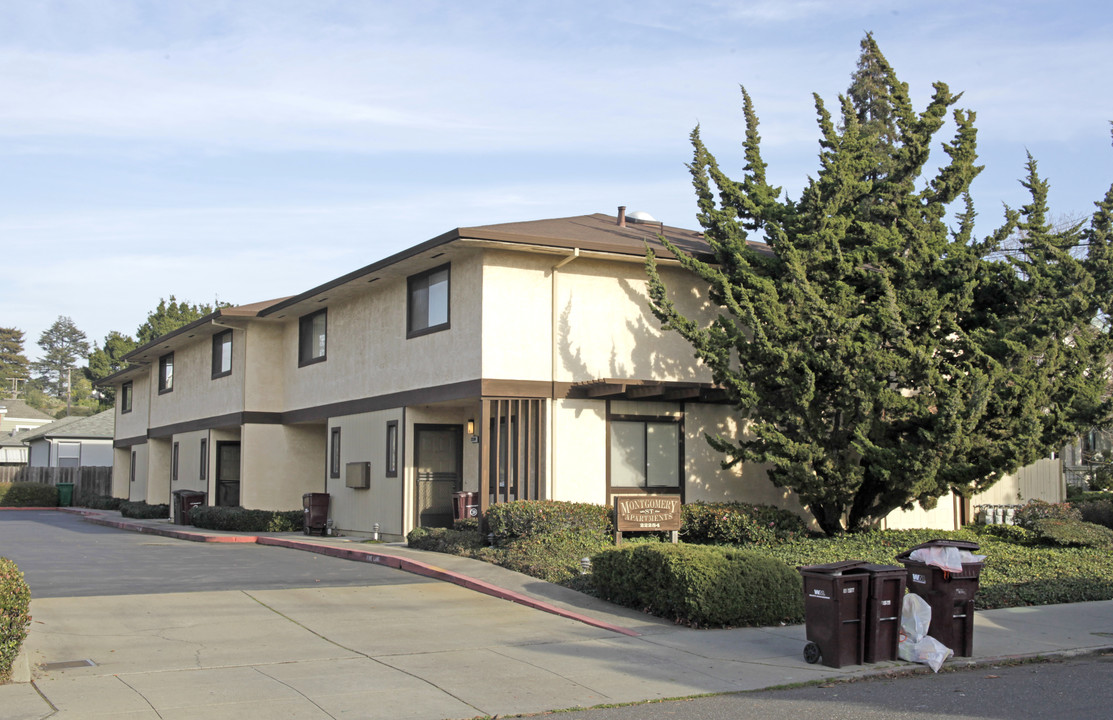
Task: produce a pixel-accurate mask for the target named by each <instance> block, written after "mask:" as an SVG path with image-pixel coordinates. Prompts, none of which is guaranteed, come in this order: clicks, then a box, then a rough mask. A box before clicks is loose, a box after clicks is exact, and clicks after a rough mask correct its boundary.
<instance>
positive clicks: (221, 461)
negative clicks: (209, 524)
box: [214, 442, 240, 507]
mask: <svg viewBox="0 0 1113 720" xmlns="http://www.w3.org/2000/svg"><path fill="white" fill-rule="evenodd" d="M214 504H215V505H224V506H227V507H236V506H237V505H239V504H240V444H239V443H238V442H218V443H217V444H216V502H215V503H214Z"/></svg>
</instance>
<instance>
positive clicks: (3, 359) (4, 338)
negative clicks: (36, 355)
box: [0, 328, 31, 397]
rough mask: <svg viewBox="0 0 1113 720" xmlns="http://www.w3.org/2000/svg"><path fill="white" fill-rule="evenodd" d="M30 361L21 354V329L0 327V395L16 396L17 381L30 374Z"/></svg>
mask: <svg viewBox="0 0 1113 720" xmlns="http://www.w3.org/2000/svg"><path fill="white" fill-rule="evenodd" d="M30 365H31V361H30V360H28V359H27V356H26V355H24V354H23V331H22V330H17V329H16V328H0V397H5V396H6V395H8V394H9V393H10V394H11V396H12V397H16V394H17V387H16V385H17V384H18V382H19V381H23V380H27V379H28V377H29V375H30Z"/></svg>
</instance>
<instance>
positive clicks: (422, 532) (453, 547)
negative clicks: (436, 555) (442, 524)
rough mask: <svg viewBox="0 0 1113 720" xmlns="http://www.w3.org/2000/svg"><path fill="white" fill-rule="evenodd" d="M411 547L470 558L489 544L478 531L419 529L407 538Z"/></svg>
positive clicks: (412, 531) (411, 531)
mask: <svg viewBox="0 0 1113 720" xmlns="http://www.w3.org/2000/svg"><path fill="white" fill-rule="evenodd" d="M406 542H407V543H408V544H409V546H410V547H412V548H416V549H418V550H430V551H432V552H441V553H448V554H450V555H463V556H465V557H470V556H471V555H472V554H473V553H474V551H475V550H478V549H479V548H481V547H483V546H485V545H486V544H487V540H486V538H484V537H483V534H482V533H481V532H479V531H478V530H456V529H452V528H426V527H417V528H414V529H413V530H410V534H409V535H407V536H406Z"/></svg>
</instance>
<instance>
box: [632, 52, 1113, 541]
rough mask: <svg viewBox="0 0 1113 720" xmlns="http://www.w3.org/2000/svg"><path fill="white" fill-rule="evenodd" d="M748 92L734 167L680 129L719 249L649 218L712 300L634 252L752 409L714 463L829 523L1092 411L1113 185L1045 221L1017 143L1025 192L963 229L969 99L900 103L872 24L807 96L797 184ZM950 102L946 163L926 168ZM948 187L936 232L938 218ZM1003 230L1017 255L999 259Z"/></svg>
mask: <svg viewBox="0 0 1113 720" xmlns="http://www.w3.org/2000/svg"><path fill="white" fill-rule="evenodd" d="M742 96H743V111H744V114H745V119H746V137H745V142H744V143H743V147H744V149H745V158H746V165H745V168H744V174H743V177H742V179H741V180H740V181H734V180H732V179H730V178H729V177H727V176H726V174H725V173H724V172H723V171H722V170H721V169H720V168H719V166H718V163H717V161H716V160H715V158H714V157H713V156H712V155H711V153H710V152H709V151H708V150H707V148H706V147H705V146H704V145H703V143H702V141H701V139H700V135H699V128H697V129H696V130H695V131H694V132H693V133H692V143H693V146H694V149H695V152H694V159H693V162H692V164H691V165H690V166H689V167H690V170H691V173H692V177H693V183H694V186H695V188H696V194H697V199H698V206H699V213H698V218H699V221H700V224H701V225H702V226H703V227H704V229H705V237H706V239H707V241H708V243H709V244H710V246H711V250H712V253H713V255H714V262H703V261H701V260H700V259H698V258H695V257H693V256H691V255H687V254H685V253H683V252H682V251H680V250H679V249H678V248H675V247H674V246H672V245H671V244H670V243H668V242H667V241H666V240H664V239H663V238H662V241H663V242H664V243H665V245H666V246H667V247H668V249H669V250H670V251H671V252H673V253H674V254H675V255H676V256H677V258H678V259H679V260H680V262H681V264H682V265H683V266H684V267H685V268H687V269H688V270H689V271H691V272H692V273H694V274H695V275H696V276H697V277H699V278H701V279H702V280H704V281H705V282H707V284H708V287H709V290H708V297H709V299H710V301H711V303H712V304H713V305H714V306H716V307H718V308H720V312H719V315H718V317H717V318H716V319H715V320H714V321H713V322H712V323H711V324H710V325H709V326H704V325H700V324H698V323H697V322H695V321H693V320H691V319H689V318H686V317H684V316H682V315H680V314H679V313H678V312H677V310H676V308H675V306H674V305H673V303H672V302H671V300H670V299H669V296H668V292H667V289H666V287H665V285H664V283H663V281H662V280H661V277H660V275H659V274H658V273H657V270H656V264H655V262H654V257H653V254H652V253H649V256H648V258H647V270H648V273H649V277H650V293H651V303H652V309H653V312H654V313H655V314H656V316H657V317H658V318H659V319H660V320H661V321H662V323H663V325H664V326H665V327H666V328H671V329H673V330H676V331H677V332H678V333H680V334H681V335H682V336H683V337H684V338H685V339H686V340H688V341H689V342H690V343H691V344H692V346H693V348H694V350H695V353H696V357H697V358H699V359H700V360H701V361H703V362H704V363H705V364H706V365H707V366H708V367H709V369H710V370H711V372H712V375H713V377H714V379H715V381H716V382H717V383H719V384H721V385H722V386H723V387H724V388H726V390H727V392H728V393H729V395H730V397H731V398H732V399H733V401H734V402H735V404H736V406H737V408H738V410H739V411H740V412H741V413H742V414H743V415H744V416H745V418H746V424H745V426H744V427H745V434H743V435H742V436H739V437H723V436H718V437H709V438H708V440H709V441H710V443H711V444H712V446H713V447H715V448H716V449H718V450H720V451H722V452H723V453H724V454H725V456H726V459H725V461H724V464H725V465H728V466H729V465H732V464H735V463H739V462H743V461H748V462H765V463H769V464H770V466H771V469H770V471H769V477H770V479H771V480H772V481H773V483H774V484H775V485H777V486H779V487H786V488H790V489H792V490H793V491H795V492H796V493H797V494H798V495H799V497H800V499H801V500H802V501H803V503H804V504H805V505H807V507H808V508H809V510H810V511H811V513H812V514H813V515H814V516H815V518H816V521H817V523H818V524H819V526H820V527H821V528H822V529H823V530H824V531H825V532H827V533H829V534H833V533H836V532H839V531H840V530H843V529H853V530H857V529H862V528H866V527H869V526H871V525H873V524H874V523H876V522H877V521H879V520H880V519H881V518H883V517H885V516H886V515H887V514H888V513H889V512H891V511H892V510H894V509H896V508H902V507H903V508H910V507H911V506H912V504H913V503H915V502H918V503H919V504H920V505H922V506H923V507H931V506H933V505H934V503H935V501H936V500H937V498H938V497H940V496H941V495H944V494H946V493H947V492H948V491H949V490H954V491H956V492H958V493H960V494H964V495H968V494H970V493H973V492H977V491H979V490H982V489H984V488H987V487H989V486H990V485H992V484H993V483H994V482H995V481H996V480H998V479H999V478H1000V477H1001V476H1002V474H1004V473H1005V472H1008V471H1011V470H1014V469H1016V468H1017V467H1019V466H1020V465H1023V464H1026V463H1028V462H1031V461H1032V460H1034V459H1036V458H1038V457H1040V456H1041V455H1043V454H1045V453H1046V452H1047V451H1048V450H1050V449H1053V448H1056V447H1057V446H1059V445H1060V444H1061V443H1062V441H1063V440H1064V439H1065V438H1066V437H1069V436H1070V435H1071V434H1073V433H1075V432H1077V431H1078V429H1079V428H1082V427H1086V426H1088V425H1090V424H1092V423H1094V422H1095V421H1097V420H1099V419H1101V418H1105V417H1107V416H1108V414H1109V406H1108V403H1107V402H1106V401H1105V399H1104V395H1103V393H1104V391H1105V388H1106V371H1105V359H1106V357H1107V356H1108V353H1109V348H1110V343H1109V335H1108V333H1107V332H1106V331H1105V330H1104V328H1103V327H1101V326H1100V324H1099V321H1100V320H1101V319H1102V318H1104V317H1108V314H1109V311H1110V308H1109V302H1110V297H1111V293H1110V289H1113V288H1111V286H1110V278H1111V277H1113V273H1111V271H1110V262H1109V255H1110V251H1109V242H1108V239H1109V233H1108V228H1109V220H1108V215H1109V211H1110V208H1113V202H1111V200H1110V198H1113V195H1111V196H1110V198H1107V200H1106V202H1105V203H1104V204H1103V205H1101V206H1099V212H1098V213H1097V214H1095V216H1094V219H1093V223H1092V226H1091V228H1090V230H1088V231H1086V232H1085V233H1084V232H1083V231H1082V230H1081V228H1079V227H1073V228H1070V229H1069V230H1068V231H1066V232H1057V231H1054V230H1053V229H1051V228H1050V227H1049V226H1048V223H1047V222H1046V204H1045V203H1046V184H1045V183H1044V182H1043V181H1042V179H1040V177H1039V175H1038V173H1037V172H1036V165H1035V162H1034V161H1030V163H1029V174H1028V178H1027V180H1026V181H1025V183H1024V185H1025V187H1026V188H1028V190H1029V193H1030V194H1031V197H1032V202H1031V203H1030V204H1028V205H1025V206H1024V208H1022V210H1021V211H1019V212H1013V211H1011V210H1007V212H1006V217H1005V222H1004V224H1003V226H1002V227H1001V228H1000V229H999V230H998V231H997V232H996V233H994V234H993V235H991V236H990V237H988V238H985V239H984V240H980V241H978V240H975V239H974V238H973V223H974V217H975V214H974V209H973V203H972V201H971V199H970V196H969V194H968V190H969V187H970V183H971V181H972V180H973V179H974V178H975V177H976V176H977V174H978V173H979V172H980V170H981V167H979V166H978V165H976V160H977V155H976V130H975V128H974V113H972V112H970V111H967V110H961V109H952V108H953V106H954V105H955V104H956V103H957V101H958V99H959V98H958V96H955V95H952V94H951V92H950V90H949V89H948V88H947V86H946V85H944V84H942V83H936V84H935V92H934V95H933V96H932V99H931V101H930V102H929V104H928V106H927V108H926V109H925V110H924V111H923V112H920V113H917V112H915V111H914V110H913V108H912V105H911V102H910V100H909V96H908V88H907V86H906V85H905V84H904V83H902V82H900V81H899V80H898V79H897V77H896V75H895V73H894V72H893V70H892V68H891V67H890V66H889V64H888V62H887V61H886V60H885V58H884V56H883V55H882V54H881V51H880V49H879V48H878V47H877V44H876V42H875V41H874V39H873V37H872V36H871V35H867V36H866V37H865V39H863V41H862V56H861V58H860V60H859V64H858V71H857V72H856V73H855V75H854V77H853V79H852V84H851V87H850V90H849V92H848V94H847V95H846V96H843V97H840V99H839V100H840V103H839V104H840V122H839V123H838V124H836V123H835V121H834V120H833V119H832V117H831V114H830V113H829V112H828V111H827V109H826V107H825V106H824V104H823V102H822V100H821V99H820V98H819V97H818V96H816V98H815V102H816V109H817V113H818V117H819V128H820V134H821V140H820V147H821V151H820V170H819V172H818V173H817V175H816V177H815V178H814V179H811V180H810V181H809V183H808V184H807V186H806V188H805V190H804V192H803V195H802V196H801V198H800V200H799V201H798V202H793V201H791V200H788V199H784V200H781V199H779V198H780V189H779V188H774V187H771V186H770V185H769V184H768V183H767V181H766V176H765V168H766V166H765V162H764V161H763V160H762V157H761V153H760V137H759V135H758V132H757V127H758V120H757V116H756V114H755V112H754V109H753V104H752V102H751V100H750V97H749V95H748V94H747V93H746V91H745V90H744V89H743V92H742ZM948 112H950V114H951V116H952V118H953V121H954V123H955V126H956V130H955V134H954V136H953V138H952V140H951V141H950V142H948V143H944V144H943V150H944V152H945V153H946V154H947V156H948V158H949V162H948V163H947V164H946V166H945V167H943V168H941V169H939V170H938V171H937V172H935V173H934V174H933V175H931V176H929V177H925V175H924V166H925V164H926V162H927V160H928V156H929V151H930V147H931V143H932V139H933V137H934V136H935V134H936V133H937V132H938V131H939V130H940V129H941V128H942V126H943V123H944V121H945V119H946V117H947V115H948ZM959 199H962V201H963V209H962V211H961V212H960V213H959V214H958V216H957V226H956V229H955V230H953V231H952V230H951V229H949V228H948V227H947V226H946V224H945V222H944V218H945V216H946V213H947V212H948V209H949V207H950V205H951V204H952V203H954V202H955V201H956V200H959ZM1014 231H1019V233H1018V237H1019V238H1020V244H1021V248H1022V251H1021V253H1020V254H1019V255H1018V256H1016V257H1010V258H1009V259H1007V260H1002V259H999V256H998V254H997V251H998V249H999V248H1000V246H1001V244H1002V243H1003V242H1004V240H1005V239H1006V238H1008V237H1009V236H1010V235H1013V234H1014ZM751 235H754V236H755V238H754V239H760V240H763V241H764V243H763V244H753V243H751V242H750V239H751V237H750V236H751ZM1084 235H1085V237H1084ZM1083 240H1086V241H1088V242H1089V244H1090V252H1089V255H1088V257H1087V258H1085V259H1081V260H1079V259H1076V258H1074V257H1072V256H1071V254H1070V252H1069V248H1070V247H1071V246H1073V245H1077V244H1078V243H1080V242H1081V241H1083ZM995 257H997V258H998V259H994V258H995Z"/></svg>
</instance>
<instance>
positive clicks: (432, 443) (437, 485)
mask: <svg viewBox="0 0 1113 720" xmlns="http://www.w3.org/2000/svg"><path fill="white" fill-rule="evenodd" d="M463 467H464V446H463V430H462V429H461V427H460V426H459V425H414V469H415V470H416V475H417V498H416V502H415V503H414V506H415V508H416V510H417V525H418V526H419V527H452V519H453V512H452V493H454V492H456V491H458V490H460V489H462V487H463Z"/></svg>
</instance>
